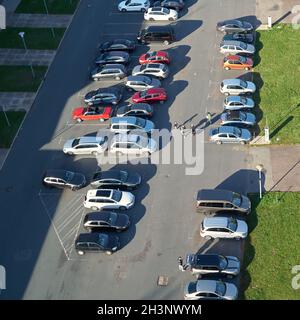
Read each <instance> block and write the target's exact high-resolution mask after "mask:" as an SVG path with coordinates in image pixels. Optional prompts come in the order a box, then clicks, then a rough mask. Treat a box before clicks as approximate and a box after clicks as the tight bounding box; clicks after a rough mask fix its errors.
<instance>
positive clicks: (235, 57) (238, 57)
mask: <svg viewBox="0 0 300 320" xmlns="http://www.w3.org/2000/svg"><path fill="white" fill-rule="evenodd" d="M225 58H226V59H227V60H235V61H239V60H240V59H241V56H239V55H233V54H230V55H228V56H226V57H225Z"/></svg>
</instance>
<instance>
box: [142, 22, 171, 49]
mask: <svg viewBox="0 0 300 320" xmlns="http://www.w3.org/2000/svg"><path fill="white" fill-rule="evenodd" d="M137 40H138V41H139V42H141V43H149V42H163V43H164V44H165V45H168V44H169V43H171V42H173V41H175V35H174V30H173V28H172V27H169V26H149V27H147V28H145V29H142V30H141V31H140V33H139V35H138V36H137Z"/></svg>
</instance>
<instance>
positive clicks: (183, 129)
mask: <svg viewBox="0 0 300 320" xmlns="http://www.w3.org/2000/svg"><path fill="white" fill-rule="evenodd" d="M184 131H185V125H182V126H181V127H180V132H181V134H182V135H183V136H184Z"/></svg>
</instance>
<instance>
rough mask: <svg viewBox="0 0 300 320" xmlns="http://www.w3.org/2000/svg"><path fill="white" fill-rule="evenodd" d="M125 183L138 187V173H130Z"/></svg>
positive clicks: (139, 179) (140, 179)
mask: <svg viewBox="0 0 300 320" xmlns="http://www.w3.org/2000/svg"><path fill="white" fill-rule="evenodd" d="M126 182H127V183H129V184H133V185H139V184H140V183H141V182H142V177H141V176H140V174H138V173H130V174H129V175H128V178H127V181H126Z"/></svg>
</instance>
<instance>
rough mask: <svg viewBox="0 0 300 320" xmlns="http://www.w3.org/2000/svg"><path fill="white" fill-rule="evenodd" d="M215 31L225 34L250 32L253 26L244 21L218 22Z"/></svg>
mask: <svg viewBox="0 0 300 320" xmlns="http://www.w3.org/2000/svg"><path fill="white" fill-rule="evenodd" d="M217 30H219V31H221V32H225V33H237V32H239V33H240V32H251V31H253V26H252V24H251V23H249V22H246V21H241V20H225V21H220V22H218V24H217Z"/></svg>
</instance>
